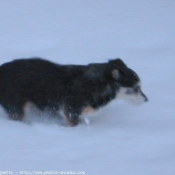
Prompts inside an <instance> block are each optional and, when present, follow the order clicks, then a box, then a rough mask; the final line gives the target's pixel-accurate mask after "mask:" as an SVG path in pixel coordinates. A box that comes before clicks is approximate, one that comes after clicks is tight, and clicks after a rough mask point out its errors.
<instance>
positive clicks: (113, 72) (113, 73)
mask: <svg viewBox="0 0 175 175" xmlns="http://www.w3.org/2000/svg"><path fill="white" fill-rule="evenodd" d="M112 77H113V78H114V79H115V80H118V79H119V77H120V73H119V71H118V70H117V69H114V70H112Z"/></svg>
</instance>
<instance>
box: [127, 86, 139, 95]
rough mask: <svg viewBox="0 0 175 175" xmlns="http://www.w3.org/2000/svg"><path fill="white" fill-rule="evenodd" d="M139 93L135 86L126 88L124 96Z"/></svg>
mask: <svg viewBox="0 0 175 175" xmlns="http://www.w3.org/2000/svg"><path fill="white" fill-rule="evenodd" d="M139 91H140V86H135V87H133V88H127V91H126V94H135V93H138V92H139Z"/></svg>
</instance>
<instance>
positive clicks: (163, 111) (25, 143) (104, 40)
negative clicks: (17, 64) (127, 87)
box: [0, 0, 175, 175]
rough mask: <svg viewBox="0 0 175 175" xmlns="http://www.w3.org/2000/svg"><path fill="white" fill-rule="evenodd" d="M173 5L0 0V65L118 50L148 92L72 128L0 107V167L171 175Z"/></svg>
mask: <svg viewBox="0 0 175 175" xmlns="http://www.w3.org/2000/svg"><path fill="white" fill-rule="evenodd" d="M174 8H175V1H173V0H166V1H164V0H147V1H139V0H132V1H128V0H108V1H104V0H102V1H97V0H93V1H87V0H84V1H80V0H72V1H68V0H65V1H63V0H60V1H58V0H52V1H50V0H37V1H22V0H16V1H10V0H6V1H0V21H1V25H0V36H1V42H0V64H2V63H5V62H8V61H11V60H13V59H15V58H27V57H33V56H39V57H43V58H47V59H49V60H51V61H53V62H57V63H64V64H69V63H71V64H87V63H90V62H104V61H107V60H108V59H109V58H115V57H120V58H121V59H123V60H124V61H125V62H126V64H127V65H128V66H129V67H130V68H132V69H133V70H135V71H136V72H137V73H138V74H139V76H140V77H141V79H142V87H143V88H142V89H143V92H144V93H145V94H146V95H147V96H148V98H149V102H148V103H146V104H144V105H142V106H131V105H129V104H127V103H126V102H123V101H113V102H112V103H110V104H109V105H108V106H106V107H105V108H102V109H101V110H100V111H99V112H97V113H95V114H94V117H91V118H90V119H89V120H88V119H85V123H83V124H81V125H79V126H77V127H65V126H62V125H60V124H59V121H57V120H53V119H49V117H48V116H44V117H43V118H42V117H41V116H40V117H38V119H35V118H34V117H33V119H32V120H31V123H30V124H27V123H22V122H15V121H10V120H8V119H7V116H6V114H5V113H4V111H3V109H1V112H0V114H1V117H0V128H1V129H0V131H1V134H0V150H1V151H0V172H1V171H13V172H14V174H20V172H19V171H43V172H44V171H85V173H86V174H87V175H106V174H110V175H114V174H118V175H157V174H159V175H174V174H175V166H174V165H175V127H174V126H175V107H174V104H175V97H174V89H175V81H174V76H175V69H174V65H175V59H174V55H175V49H174V46H175V32H174V31H175V11H174ZM12 88H13V87H12ZM36 118H37V117H36Z"/></svg>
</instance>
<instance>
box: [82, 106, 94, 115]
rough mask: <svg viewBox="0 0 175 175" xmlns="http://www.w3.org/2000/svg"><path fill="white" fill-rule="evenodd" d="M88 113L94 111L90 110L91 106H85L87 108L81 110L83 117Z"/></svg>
mask: <svg viewBox="0 0 175 175" xmlns="http://www.w3.org/2000/svg"><path fill="white" fill-rule="evenodd" d="M90 112H95V109H94V108H92V107H91V106H87V107H85V108H84V109H83V111H82V113H81V114H82V115H85V114H87V113H90Z"/></svg>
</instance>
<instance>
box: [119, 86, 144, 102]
mask: <svg viewBox="0 0 175 175" xmlns="http://www.w3.org/2000/svg"><path fill="white" fill-rule="evenodd" d="M136 86H139V87H140V83H138V84H137V85H136ZM128 90H132V88H127V87H121V88H120V90H119V92H118V93H117V96H116V98H117V99H124V100H126V101H128V102H130V103H131V104H136V105H137V104H143V103H144V102H145V96H144V95H143V93H142V92H141V90H140V91H138V92H134V91H133V93H130V94H128V93H127V92H128Z"/></svg>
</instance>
